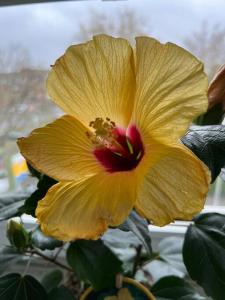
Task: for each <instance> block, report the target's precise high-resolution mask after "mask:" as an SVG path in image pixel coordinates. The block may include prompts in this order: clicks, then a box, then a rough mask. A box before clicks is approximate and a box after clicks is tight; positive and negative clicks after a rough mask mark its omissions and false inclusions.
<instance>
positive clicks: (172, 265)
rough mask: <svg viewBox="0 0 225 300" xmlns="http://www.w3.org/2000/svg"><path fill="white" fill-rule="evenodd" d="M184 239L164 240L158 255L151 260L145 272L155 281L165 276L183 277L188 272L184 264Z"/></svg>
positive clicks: (172, 238) (171, 238)
mask: <svg viewBox="0 0 225 300" xmlns="http://www.w3.org/2000/svg"><path fill="white" fill-rule="evenodd" d="M183 242H184V239H183V238H180V237H173V236H171V237H167V238H164V239H162V240H161V241H160V242H159V244H158V247H157V253H155V255H154V256H153V257H152V258H151V261H150V263H149V264H146V265H145V266H144V270H145V271H147V272H148V273H150V274H151V276H152V277H153V279H154V280H159V279H160V278H162V277H165V276H169V275H170V276H171V275H173V276H179V277H183V276H185V275H186V274H187V270H186V268H185V265H184V263H183V257H182V248H183Z"/></svg>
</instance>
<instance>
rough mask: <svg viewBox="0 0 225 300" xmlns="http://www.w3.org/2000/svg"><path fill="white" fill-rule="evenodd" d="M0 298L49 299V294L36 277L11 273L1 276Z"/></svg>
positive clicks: (21, 299)
mask: <svg viewBox="0 0 225 300" xmlns="http://www.w3.org/2000/svg"><path fill="white" fill-rule="evenodd" d="M0 299H1V300H31V299H32V300H44V299H47V294H46V292H45V290H44V288H43V286H42V285H41V284H40V283H39V282H38V281H37V280H36V279H35V278H34V277H32V276H30V275H25V276H21V275H20V274H17V273H11V274H7V275H5V276H3V277H1V278H0Z"/></svg>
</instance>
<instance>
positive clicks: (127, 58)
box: [47, 35, 135, 127]
mask: <svg viewBox="0 0 225 300" xmlns="http://www.w3.org/2000/svg"><path fill="white" fill-rule="evenodd" d="M133 65H134V63H133V51H132V48H131V47H130V45H129V43H128V42H127V41H126V40H124V39H119V38H112V37H110V36H106V35H98V36H95V37H94V38H93V40H91V41H89V42H87V43H85V44H80V45H76V46H75V45H74V46H71V47H69V48H68V50H67V51H66V53H65V54H64V55H63V56H62V57H61V58H59V59H58V60H57V61H56V63H55V65H54V66H53V68H52V70H51V71H50V73H49V76H48V80H47V89H48V93H49V96H50V97H51V98H52V99H53V100H54V101H55V103H56V104H58V105H59V106H60V107H61V108H62V109H63V110H64V111H65V112H66V113H68V114H70V115H73V116H75V117H76V118H78V119H79V120H81V121H82V122H83V123H84V124H85V125H88V124H89V122H90V121H93V120H94V119H95V118H96V117H102V118H105V117H109V118H110V119H111V120H113V121H114V122H116V123H117V124H118V125H123V126H124V127H126V125H127V124H128V122H129V120H130V116H131V111H132V108H133V99H134V97H133V95H134V88H135V79H134V70H133V69H134V67H133Z"/></svg>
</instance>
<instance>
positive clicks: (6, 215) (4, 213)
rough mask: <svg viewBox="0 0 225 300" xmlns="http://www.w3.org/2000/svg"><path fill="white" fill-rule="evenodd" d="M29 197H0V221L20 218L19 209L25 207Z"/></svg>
mask: <svg viewBox="0 0 225 300" xmlns="http://www.w3.org/2000/svg"><path fill="white" fill-rule="evenodd" d="M26 198H27V195H25V194H24V195H19V196H17V195H9V196H4V197H0V221H3V220H7V219H10V218H12V217H15V216H18V215H20V214H21V213H20V212H19V208H20V207H22V206H23V204H24V201H25V199H26Z"/></svg>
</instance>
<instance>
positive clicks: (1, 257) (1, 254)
mask: <svg viewBox="0 0 225 300" xmlns="http://www.w3.org/2000/svg"><path fill="white" fill-rule="evenodd" d="M23 258H25V257H24V256H23V255H22V254H21V253H20V252H19V251H18V250H17V249H15V248H13V247H11V246H4V247H2V248H0V273H3V272H5V270H7V269H8V267H9V266H10V265H11V264H15V263H16V262H18V261H20V260H22V259H23Z"/></svg>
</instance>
